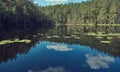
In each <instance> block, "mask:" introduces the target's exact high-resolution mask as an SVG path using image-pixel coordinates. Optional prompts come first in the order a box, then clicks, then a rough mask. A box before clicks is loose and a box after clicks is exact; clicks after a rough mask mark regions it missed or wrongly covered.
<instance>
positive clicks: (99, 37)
mask: <svg viewBox="0 0 120 72" xmlns="http://www.w3.org/2000/svg"><path fill="white" fill-rule="evenodd" d="M95 38H97V39H102V38H103V37H101V36H97V37H95Z"/></svg>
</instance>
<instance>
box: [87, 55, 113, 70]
mask: <svg viewBox="0 0 120 72" xmlns="http://www.w3.org/2000/svg"><path fill="white" fill-rule="evenodd" d="M85 56H86V58H87V63H88V65H89V66H90V67H91V68H92V69H100V68H109V64H110V63H114V58H113V57H110V56H102V55H93V54H86V55H85Z"/></svg>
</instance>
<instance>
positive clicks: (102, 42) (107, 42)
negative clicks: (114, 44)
mask: <svg viewBox="0 0 120 72" xmlns="http://www.w3.org/2000/svg"><path fill="white" fill-rule="evenodd" d="M101 43H107V44H109V43H111V41H101Z"/></svg>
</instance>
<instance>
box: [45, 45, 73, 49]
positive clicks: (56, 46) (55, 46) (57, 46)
mask: <svg viewBox="0 0 120 72" xmlns="http://www.w3.org/2000/svg"><path fill="white" fill-rule="evenodd" d="M47 49H53V50H55V51H71V50H73V48H69V47H68V46H66V45H59V44H58V45H48V46H47Z"/></svg>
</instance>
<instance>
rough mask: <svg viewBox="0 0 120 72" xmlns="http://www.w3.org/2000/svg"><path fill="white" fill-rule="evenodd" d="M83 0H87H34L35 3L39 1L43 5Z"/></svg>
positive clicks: (80, 0)
mask: <svg viewBox="0 0 120 72" xmlns="http://www.w3.org/2000/svg"><path fill="white" fill-rule="evenodd" d="M82 1H86V0H34V2H35V3H38V4H39V5H41V6H46V5H55V4H64V3H70V2H82Z"/></svg>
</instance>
